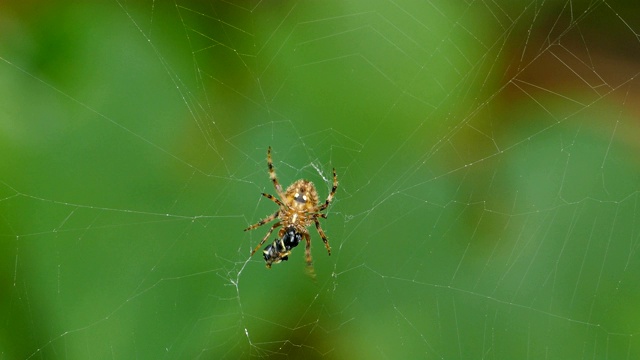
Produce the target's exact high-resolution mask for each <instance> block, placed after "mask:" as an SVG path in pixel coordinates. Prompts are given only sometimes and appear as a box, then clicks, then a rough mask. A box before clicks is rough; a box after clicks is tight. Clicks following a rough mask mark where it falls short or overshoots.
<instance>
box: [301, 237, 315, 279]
mask: <svg viewBox="0 0 640 360" xmlns="http://www.w3.org/2000/svg"><path fill="white" fill-rule="evenodd" d="M303 235H304V240H305V241H306V242H307V245H306V246H305V248H304V257H305V258H306V259H307V267H309V268H311V269H313V265H312V261H311V236H309V233H308V232H305V233H304V234H303ZM312 271H313V270H312Z"/></svg>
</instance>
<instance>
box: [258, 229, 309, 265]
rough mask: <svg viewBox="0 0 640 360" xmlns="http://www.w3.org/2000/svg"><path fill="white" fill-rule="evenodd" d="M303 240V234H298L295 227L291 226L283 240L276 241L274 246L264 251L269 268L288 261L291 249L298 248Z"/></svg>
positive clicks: (270, 245)
mask: <svg viewBox="0 0 640 360" xmlns="http://www.w3.org/2000/svg"><path fill="white" fill-rule="evenodd" d="M301 240H302V234H301V233H299V232H297V231H296V228H295V227H294V226H289V227H288V228H287V229H286V231H285V233H284V235H282V238H280V239H276V240H274V242H273V243H272V244H269V245H267V247H266V248H264V250H263V251H262V253H263V256H264V261H266V262H267V267H268V268H270V267H271V264H277V263H279V262H281V261H285V260H288V259H289V254H291V249H293V248H294V247H296V246H298V244H300V241H301Z"/></svg>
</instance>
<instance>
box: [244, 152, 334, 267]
mask: <svg viewBox="0 0 640 360" xmlns="http://www.w3.org/2000/svg"><path fill="white" fill-rule="evenodd" d="M267 165H268V167H269V178H271V181H272V182H273V186H274V187H275V189H276V193H277V195H278V197H279V198H280V199H277V198H276V197H274V196H273V195H270V194H266V193H262V196H264V197H266V198H267V199H269V200H271V201H273V202H274V203H276V204H278V206H279V207H280V208H279V209H278V211H276V212H275V213H273V214H271V215H269V216H267V217H266V218H264V219H262V220H260V221H258V222H257V223H255V224H253V225H251V226H249V227H248V228H246V229H244V231H248V230H253V229H255V228H257V227H259V226H262V225H264V224H266V223H268V222H270V221H272V220H275V219H278V222H276V223H274V224H273V225H272V226H271V229H269V231H268V232H267V235H265V236H264V237H263V238H262V241H260V243H259V244H258V246H256V248H255V249H253V251H252V252H251V255H252V256H253V254H255V252H256V251H258V249H259V248H260V247H261V246H262V244H264V242H265V241H267V239H268V238H269V236H270V235H271V233H272V232H273V231H274V230H275V229H277V228H278V227H280V226H281V227H282V228H281V229H280V231H279V232H278V238H279V239H282V238H283V236H284V235H285V233H286V232H287V229H289V228H291V227H293V228H294V229H295V232H296V233H298V234H301V235H302V236H303V237H304V239H305V241H306V247H305V258H306V260H307V266H308V267H309V268H310V269H311V270H312V264H311V236H310V235H309V231H308V230H307V228H308V227H309V226H311V224H312V223H315V225H316V229H317V230H318V234H320V237H321V238H322V241H324V246H325V247H326V248H327V252H328V253H329V255H331V248H330V247H329V241H328V240H327V236H326V235H325V233H324V231H323V230H322V227H321V226H320V222H319V221H318V219H319V218H324V219H326V218H327V215H326V214H323V213H321V212H322V211H324V210H326V209H327V207H329V204H331V200H333V196H334V195H335V193H336V190H337V189H338V176H337V175H336V169H335V168H334V169H333V188H332V189H331V192H330V193H329V196H327V199H326V200H325V201H324V203H322V204H320V203H318V192H317V191H316V188H315V186H314V185H313V183H312V182H311V181H309V180H304V179H300V180H298V181H296V182H294V183H293V184H291V185H290V186H289V187H288V188H287V190H286V191H284V192H283V191H282V186H281V185H280V183H278V178H277V177H276V173H275V171H274V169H273V161H272V160H271V146H269V149H268V150H267ZM265 251H266V250H265ZM271 251H273V249H271ZM283 251H284V250H283ZM265 255H269V257H273V256H274V255H273V254H265ZM286 255H288V253H287V254H286ZM270 267H271V263H269V262H268V261H267V268H270Z"/></svg>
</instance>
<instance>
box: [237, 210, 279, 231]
mask: <svg viewBox="0 0 640 360" xmlns="http://www.w3.org/2000/svg"><path fill="white" fill-rule="evenodd" d="M278 213H280V210H278V211H276V212H275V213H273V214H271V215H269V216H267V217H266V218H264V219H262V220H260V221H258V222H257V223H255V224H253V225H251V226H249V227H248V228H246V229H244V231H249V230H253V229H255V228H257V227H258V226H262V225H264V224H266V223H268V222H269V221H271V220H273V219H275V218H277V217H278Z"/></svg>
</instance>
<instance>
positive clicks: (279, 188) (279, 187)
mask: <svg viewBox="0 0 640 360" xmlns="http://www.w3.org/2000/svg"><path fill="white" fill-rule="evenodd" d="M267 166H269V178H270V179H271V181H273V186H274V187H275V188H276V192H277V193H278V196H280V197H281V198H284V197H283V193H282V185H280V183H278V177H277V176H276V171H275V170H274V169H273V160H271V146H269V149H268V150H267Z"/></svg>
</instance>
